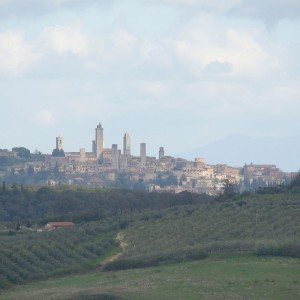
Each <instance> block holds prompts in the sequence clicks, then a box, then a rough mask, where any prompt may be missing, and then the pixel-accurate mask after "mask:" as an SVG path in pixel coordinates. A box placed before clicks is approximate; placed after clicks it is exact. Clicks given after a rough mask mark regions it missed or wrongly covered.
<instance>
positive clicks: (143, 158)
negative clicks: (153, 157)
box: [140, 143, 146, 167]
mask: <svg viewBox="0 0 300 300" xmlns="http://www.w3.org/2000/svg"><path fill="white" fill-rule="evenodd" d="M140 156H141V166H142V167H145V166H146V143H141V148H140Z"/></svg>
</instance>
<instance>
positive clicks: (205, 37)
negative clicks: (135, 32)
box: [173, 16, 278, 76]
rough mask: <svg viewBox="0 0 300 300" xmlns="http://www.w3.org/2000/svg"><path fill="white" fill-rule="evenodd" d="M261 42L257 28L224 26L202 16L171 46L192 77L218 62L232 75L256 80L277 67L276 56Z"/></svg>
mask: <svg viewBox="0 0 300 300" xmlns="http://www.w3.org/2000/svg"><path fill="white" fill-rule="evenodd" d="M264 39H265V37H264V32H263V31H262V30H260V29H259V28H255V27H254V29H252V28H251V29H249V28H246V27H245V28H243V27H242V26H239V27H238V26H224V23H222V22H219V21H218V20H216V19H213V18H212V17H209V16H205V17H202V18H198V19H196V20H193V21H192V22H191V23H190V24H188V26H186V27H185V28H184V29H183V30H182V32H181V33H180V34H179V35H178V36H177V37H175V38H174V40H173V44H174V49H175V53H176V54H177V56H178V58H179V60H180V61H181V62H182V63H183V64H184V65H186V66H188V67H189V68H190V69H191V70H192V71H193V72H194V73H195V74H198V75H199V73H201V72H202V71H203V70H205V68H207V67H208V66H209V65H211V64H212V63H213V62H219V63H220V64H224V63H225V64H227V65H229V66H231V68H230V70H232V73H233V74H234V75H238V76H241V75H245V74H255V75H256V76H259V75H260V74H261V73H264V72H269V71H273V70H274V69H276V68H277V66H278V63H277V58H276V55H275V54H273V53H271V52H269V48H271V47H269V46H268V47H266V46H265V44H264ZM269 42H270V41H269ZM273 51H274V49H273Z"/></svg>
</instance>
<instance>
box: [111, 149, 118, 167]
mask: <svg viewBox="0 0 300 300" xmlns="http://www.w3.org/2000/svg"><path fill="white" fill-rule="evenodd" d="M111 167H112V168H113V169H119V151H118V145H117V144H112V147H111Z"/></svg>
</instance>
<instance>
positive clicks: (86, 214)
mask: <svg viewBox="0 0 300 300" xmlns="http://www.w3.org/2000/svg"><path fill="white" fill-rule="evenodd" d="M208 200H211V197H209V196H207V195H205V194H190V193H187V192H183V193H180V194H175V195H174V194H168V193H164V194H161V193H146V192H144V191H137V190H123V189H101V188H98V189H92V188H84V187H76V186H61V187H58V188H52V187H42V188H38V189H36V188H33V187H23V186H18V185H12V186H9V187H4V186H3V188H2V192H0V222H1V221H2V222H4V221H8V222H16V221H18V220H20V221H22V222H25V221H27V220H34V219H40V220H41V219H44V221H45V222H46V221H47V220H49V219H51V218H52V219H57V218H59V219H61V220H63V219H71V220H74V221H83V220H93V219H98V218H100V217H104V216H110V215H122V214H124V213H126V212H133V211H142V210H145V209H161V208H167V207H172V206H177V205H186V204H194V203H199V202H203V201H208Z"/></svg>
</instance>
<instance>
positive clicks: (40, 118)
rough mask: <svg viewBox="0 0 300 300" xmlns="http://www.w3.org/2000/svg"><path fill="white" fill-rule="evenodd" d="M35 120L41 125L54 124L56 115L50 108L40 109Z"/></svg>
mask: <svg viewBox="0 0 300 300" xmlns="http://www.w3.org/2000/svg"><path fill="white" fill-rule="evenodd" d="M34 119H35V121H36V122H37V123H39V124H40V125H52V124H54V123H55V118H54V115H53V113H52V112H51V111H49V110H41V111H39V112H38V113H37V114H36V115H35V117H34Z"/></svg>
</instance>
